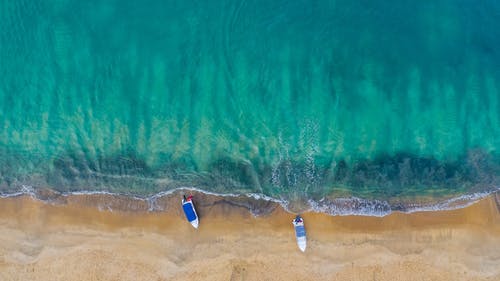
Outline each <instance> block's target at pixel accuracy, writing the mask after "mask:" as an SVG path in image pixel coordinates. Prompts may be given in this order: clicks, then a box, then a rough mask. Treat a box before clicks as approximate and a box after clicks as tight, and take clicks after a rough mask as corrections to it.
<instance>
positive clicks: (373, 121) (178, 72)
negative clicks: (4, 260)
mask: <svg viewBox="0 0 500 281" xmlns="http://www.w3.org/2000/svg"><path fill="white" fill-rule="evenodd" d="M0 17H1V18H2V21H1V23H0V30H1V32H0V121H1V123H0V191H1V192H2V193H3V194H5V193H14V192H17V191H19V190H22V188H23V185H24V186H33V187H35V188H38V187H41V186H44V187H47V186H48V187H51V188H53V189H55V190H58V191H82V190H90V191H96V190H99V191H109V192H115V193H127V194H135V195H142V196H149V195H153V194H156V193H158V192H162V191H167V190H172V189H175V188H178V187H185V186H187V187H195V188H198V189H203V190H207V191H212V192H218V193H234V194H241V193H257V194H263V195H267V196H270V197H272V198H277V199H283V200H291V201H294V202H299V203H297V204H306V203H304V202H308V200H312V202H313V203H318V204H321V203H320V202H324V201H320V200H321V199H322V198H325V197H326V198H327V200H332V198H350V197H353V196H355V197H359V198H363V199H368V200H381V201H384V202H385V201H389V202H400V201H401V202H405V204H407V203H408V202H411V200H412V199H413V198H414V199H415V200H417V199H418V198H422V197H425V198H429V197H430V198H436V199H439V200H440V199H448V198H451V197H456V196H461V195H463V194H474V193H478V192H488V191H492V190H495V189H498V187H499V186H500V154H499V151H498V149H499V147H500V51H499V49H498V48H497V46H498V45H499V44H500V29H498V26H500V4H498V3H497V1H491V0H489V1H483V2H482V3H481V5H477V3H476V2H474V1H434V2H433V3H415V2H413V1H389V2H384V3H372V2H371V1H357V2H356V3H353V2H352V1H314V2H311V1H292V2H290V1H201V2H197V3H190V2H186V1H177V0H175V1H143V2H140V3H139V2H137V1H128V0H127V1H105V2H102V1H92V0H91V1H69V0H68V1H65V0H61V1H48V2H39V1H14V0H7V1H3V4H2V5H0ZM323 200H325V199H323ZM418 200H420V199H418Z"/></svg>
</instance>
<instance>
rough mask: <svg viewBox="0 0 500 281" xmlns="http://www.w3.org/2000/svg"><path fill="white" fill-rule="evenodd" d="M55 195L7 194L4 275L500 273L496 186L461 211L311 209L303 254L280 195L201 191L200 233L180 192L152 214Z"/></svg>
mask: <svg viewBox="0 0 500 281" xmlns="http://www.w3.org/2000/svg"><path fill="white" fill-rule="evenodd" d="M46 196H47V197H49V198H50V201H51V202H55V204H50V203H46V202H42V201H40V200H36V199H33V198H32V197H30V196H20V197H13V198H3V199H0V237H1V238H0V280H500V196H499V195H498V194H497V195H493V196H490V197H488V198H486V199H483V200H481V201H480V202H478V203H476V204H474V205H472V206H469V207H467V208H463V209H458V210H453V211H437V212H420V213H412V214H403V213H393V214H391V215H388V216H385V217H382V218H379V217H363V216H344V217H338V216H337V217H332V216H328V215H325V214H319V213H306V214H303V217H304V219H305V224H306V229H307V234H308V246H307V250H306V252H305V253H302V252H300V251H299V249H298V248H297V246H296V244H295V239H294V233H293V228H292V224H291V220H292V219H293V215H292V214H290V213H287V212H285V211H284V210H283V209H282V208H281V207H280V206H279V205H278V204H274V203H269V202H263V201H259V200H253V201H252V200H250V201H249V200H243V199H239V198H233V199H227V198H220V197H217V196H210V195H204V194H195V200H197V201H195V203H196V202H198V204H197V207H198V211H199V213H200V228H199V229H198V230H195V229H194V228H193V227H191V225H190V224H189V223H187V222H186V221H185V219H184V217H183V214H182V213H181V212H182V210H181V209H180V206H179V194H173V195H172V196H167V197H165V198H161V199H159V202H157V204H159V205H161V206H162V208H163V209H164V210H163V211H155V212H149V211H147V209H148V206H147V204H146V202H144V201H140V200H130V199H128V198H125V197H116V196H115V197H113V196H111V195H72V196H58V195H53V194H52V195H51V194H48V195H46ZM41 197H43V194H42V196H41ZM249 209H250V210H253V211H254V212H256V211H257V210H261V212H260V213H259V216H257V217H255V216H254V215H252V213H251V212H250V211H249ZM262 210H263V211H262Z"/></svg>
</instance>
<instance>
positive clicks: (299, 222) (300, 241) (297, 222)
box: [292, 215, 307, 252]
mask: <svg viewBox="0 0 500 281" xmlns="http://www.w3.org/2000/svg"><path fill="white" fill-rule="evenodd" d="M292 223H293V226H294V228H295V238H297V246H299V249H300V250H301V251H302V252H304V251H305V250H306V247H307V239H306V229H305V227H304V219H302V217H301V216H299V215H297V216H296V217H295V219H294V220H293V222H292Z"/></svg>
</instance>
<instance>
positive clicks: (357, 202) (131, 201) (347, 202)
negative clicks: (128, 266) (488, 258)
mask: <svg viewBox="0 0 500 281" xmlns="http://www.w3.org/2000/svg"><path fill="white" fill-rule="evenodd" d="M187 193H189V194H197V195H198V196H201V197H202V198H203V199H204V200H206V199H207V198H210V199H209V201H218V200H220V199H223V201H227V202H236V204H237V205H238V204H243V205H248V206H249V208H248V209H249V211H250V212H251V213H252V214H254V215H255V216H258V215H259V214H260V213H262V212H263V213H266V212H267V211H266V210H263V211H261V210H258V209H255V208H252V206H253V205H255V203H256V202H259V203H257V205H269V204H271V205H280V206H281V208H283V209H284V210H286V211H287V212H289V213H291V214H300V213H304V212H316V213H324V214H326V215H330V216H374V217H384V216H387V215H390V214H392V213H404V214H411V213H415V212H429V211H432V212H434V211H449V210H456V209H461V208H466V207H468V206H470V205H472V204H475V203H476V202H478V201H480V200H482V199H484V198H486V197H489V196H493V197H494V198H495V194H498V193H500V188H498V189H497V190H490V191H482V192H475V193H470V194H462V195H455V196H451V195H450V196H448V197H443V198H431V197H427V196H422V197H414V198H412V199H411V200H413V202H412V201H409V199H407V198H406V199H404V198H402V199H400V200H399V201H394V202H391V201H385V200H379V199H364V198H359V197H335V196H334V195H333V194H332V195H329V196H326V197H323V198H322V199H321V200H319V201H314V200H312V199H307V200H306V199H299V200H297V201H287V200H285V199H277V198H273V197H270V196H267V195H264V194H258V193H247V194H233V193H227V194H222V193H216V192H211V191H205V190H202V189H198V188H190V187H182V188H176V189H172V190H168V191H162V192H159V193H157V194H153V195H149V196H144V197H142V196H138V195H134V194H122V193H112V192H108V191H75V192H59V191H56V190H53V189H50V188H36V189H35V188H32V187H30V186H23V189H22V191H19V192H15V193H11V194H0V199H4V198H15V197H20V196H30V197H32V198H34V199H36V200H41V201H42V202H45V203H49V204H67V203H68V202H71V201H74V200H73V199H75V198H78V197H79V196H83V197H85V196H91V197H93V198H95V199H96V201H95V202H93V201H91V200H87V203H88V204H89V205H91V206H95V207H97V208H106V209H108V210H111V211H112V210H113V208H112V207H111V206H114V207H118V210H121V211H144V210H146V209H147V211H153V212H155V211H164V210H165V207H166V205H165V204H164V203H165V202H166V201H168V199H167V200H165V199H166V198H169V197H172V196H180V194H187ZM76 201H78V199H76ZM126 201H128V203H126ZM244 201H247V203H246V204H245V203H243V202H244ZM117 203H118V205H117ZM145 204H146V205H147V208H146V209H145V208H144V206H145ZM127 206H133V207H132V208H131V209H130V210H127V208H128V207H127ZM137 206H141V207H139V209H137Z"/></svg>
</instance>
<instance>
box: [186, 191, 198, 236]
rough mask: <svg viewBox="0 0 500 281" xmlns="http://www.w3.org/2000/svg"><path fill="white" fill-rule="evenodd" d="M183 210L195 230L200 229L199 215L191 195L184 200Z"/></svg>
mask: <svg viewBox="0 0 500 281" xmlns="http://www.w3.org/2000/svg"><path fill="white" fill-rule="evenodd" d="M182 209H183V210H184V214H185V215H186V219H187V220H188V221H189V223H191V225H192V226H193V227H194V228H198V214H197V213H196V209H195V208H194V204H193V196H192V195H190V196H188V198H187V199H186V197H185V196H184V198H183V199H182Z"/></svg>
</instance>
